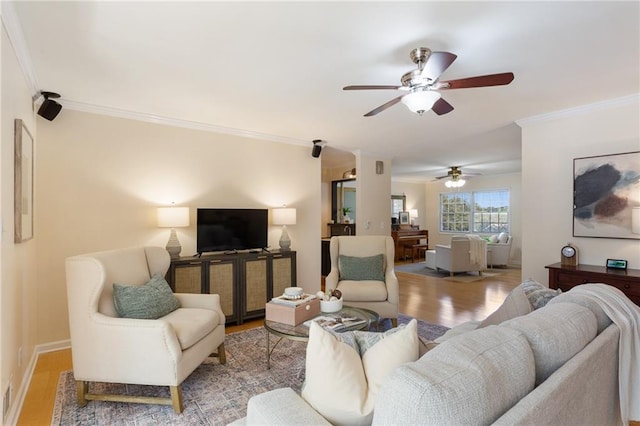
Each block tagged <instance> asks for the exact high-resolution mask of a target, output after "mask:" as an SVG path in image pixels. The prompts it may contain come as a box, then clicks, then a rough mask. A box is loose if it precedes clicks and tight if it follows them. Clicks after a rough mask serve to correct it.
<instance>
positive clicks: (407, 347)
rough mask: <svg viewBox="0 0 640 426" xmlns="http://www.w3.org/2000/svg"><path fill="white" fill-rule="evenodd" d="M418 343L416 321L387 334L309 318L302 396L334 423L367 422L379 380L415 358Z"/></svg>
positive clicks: (416, 356) (368, 421) (370, 414)
mask: <svg viewBox="0 0 640 426" xmlns="http://www.w3.org/2000/svg"><path fill="white" fill-rule="evenodd" d="M343 340H345V341H346V342H345V341H343ZM358 341H360V343H358ZM365 342H366V343H365ZM360 345H361V346H362V352H363V354H362V356H361V355H360ZM354 346H356V347H354ZM418 346H419V345H418V331H417V322H416V321H415V320H412V321H411V322H409V324H407V325H406V327H404V326H400V327H398V328H397V329H394V330H392V331H390V332H387V333H363V332H358V333H356V332H346V333H342V334H333V333H331V332H329V331H326V330H325V329H324V328H322V327H321V326H320V325H318V324H317V323H315V322H311V324H310V329H309V342H308V344H307V357H306V372H305V384H304V388H303V389H302V397H303V398H304V399H305V400H306V401H307V402H308V403H309V405H311V406H312V407H313V408H314V409H315V410H316V411H318V412H319V413H320V414H322V416H324V417H325V418H326V419H327V420H329V422H331V423H332V424H345V425H347V424H369V423H371V418H372V413H373V407H374V404H375V400H376V397H377V393H378V390H379V388H380V386H381V383H382V381H383V380H384V379H385V378H386V376H387V375H388V374H389V373H390V372H391V371H393V370H394V369H395V368H396V367H398V366H399V365H401V364H403V363H406V362H410V361H415V360H416V359H417V358H418V350H419V348H418Z"/></svg>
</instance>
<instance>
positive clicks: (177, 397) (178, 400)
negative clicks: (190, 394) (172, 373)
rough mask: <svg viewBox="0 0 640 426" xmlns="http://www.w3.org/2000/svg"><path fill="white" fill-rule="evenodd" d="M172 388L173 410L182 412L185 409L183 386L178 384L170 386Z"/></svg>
mask: <svg viewBox="0 0 640 426" xmlns="http://www.w3.org/2000/svg"><path fill="white" fill-rule="evenodd" d="M169 389H170V390H171V405H172V406H173V411H175V412H176V413H178V414H180V413H182V410H183V409H184V407H183V405H182V387H181V386H180V385H178V386H169Z"/></svg>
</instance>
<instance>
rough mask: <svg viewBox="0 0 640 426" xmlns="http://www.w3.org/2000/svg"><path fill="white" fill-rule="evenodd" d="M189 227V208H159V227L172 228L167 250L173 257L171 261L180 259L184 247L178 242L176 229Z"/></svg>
mask: <svg viewBox="0 0 640 426" xmlns="http://www.w3.org/2000/svg"><path fill="white" fill-rule="evenodd" d="M186 226H189V207H159V208H158V227H159V228H171V234H170V235H169V241H168V242H167V245H166V249H167V251H168V252H169V254H170V255H171V259H178V258H179V257H180V252H181V251H182V246H181V245H180V241H178V235H177V234H176V228H183V227H186Z"/></svg>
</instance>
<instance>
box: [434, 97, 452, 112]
mask: <svg viewBox="0 0 640 426" xmlns="http://www.w3.org/2000/svg"><path fill="white" fill-rule="evenodd" d="M431 110H433V112H435V113H436V114H438V115H444V114H446V113H448V112H451V111H453V105H451V104H450V103H449V102H447V101H445V100H444V99H442V98H440V99H438V100H437V101H436V103H435V104H433V106H432V107H431Z"/></svg>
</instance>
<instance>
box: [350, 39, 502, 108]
mask: <svg viewBox="0 0 640 426" xmlns="http://www.w3.org/2000/svg"><path fill="white" fill-rule="evenodd" d="M409 56H410V57H411V60H412V61H413V62H414V63H415V64H417V65H418V68H417V69H415V70H412V71H409V72H408V73H406V74H405V75H403V76H402V79H401V80H400V81H401V82H402V85H401V86H381V85H362V86H346V87H344V88H343V90H401V91H404V92H408V93H405V94H402V95H400V96H398V97H396V98H393V99H391V100H390V101H389V102H387V103H385V104H382V105H380V106H379V107H377V108H375V109H373V110H371V111H369V112H368V113H366V114H365V115H364V116H365V117H371V116H373V115H376V114H378V113H379V112H382V111H384V110H385V109H387V108H389V107H392V106H393V105H395V104H397V103H398V102H400V101H402V103H404V104H405V105H407V107H408V108H409V109H410V110H411V111H413V112H415V113H417V114H419V115H422V114H423V113H424V112H425V111H426V110H429V109H431V110H433V112H435V113H436V114H438V115H443V114H446V113H448V112H451V111H453V106H452V105H451V104H450V103H449V102H447V101H445V100H444V99H443V98H442V97H441V95H440V93H439V91H440V90H451V89H467V88H471V87H487V86H503V85H506V84H509V83H511V82H512V81H513V77H514V76H513V73H512V72H505V73H500V74H489V75H482V76H477V77H468V78H461V79H458V80H449V81H440V80H439V79H440V75H441V74H442V73H443V72H444V71H445V70H446V69H447V68H449V66H450V65H451V64H452V63H453V61H455V60H456V58H457V56H456V55H454V54H453V53H449V52H432V51H431V50H430V49H428V48H426V47H418V48H416V49H413V50H412V51H411V53H410V55H409Z"/></svg>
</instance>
